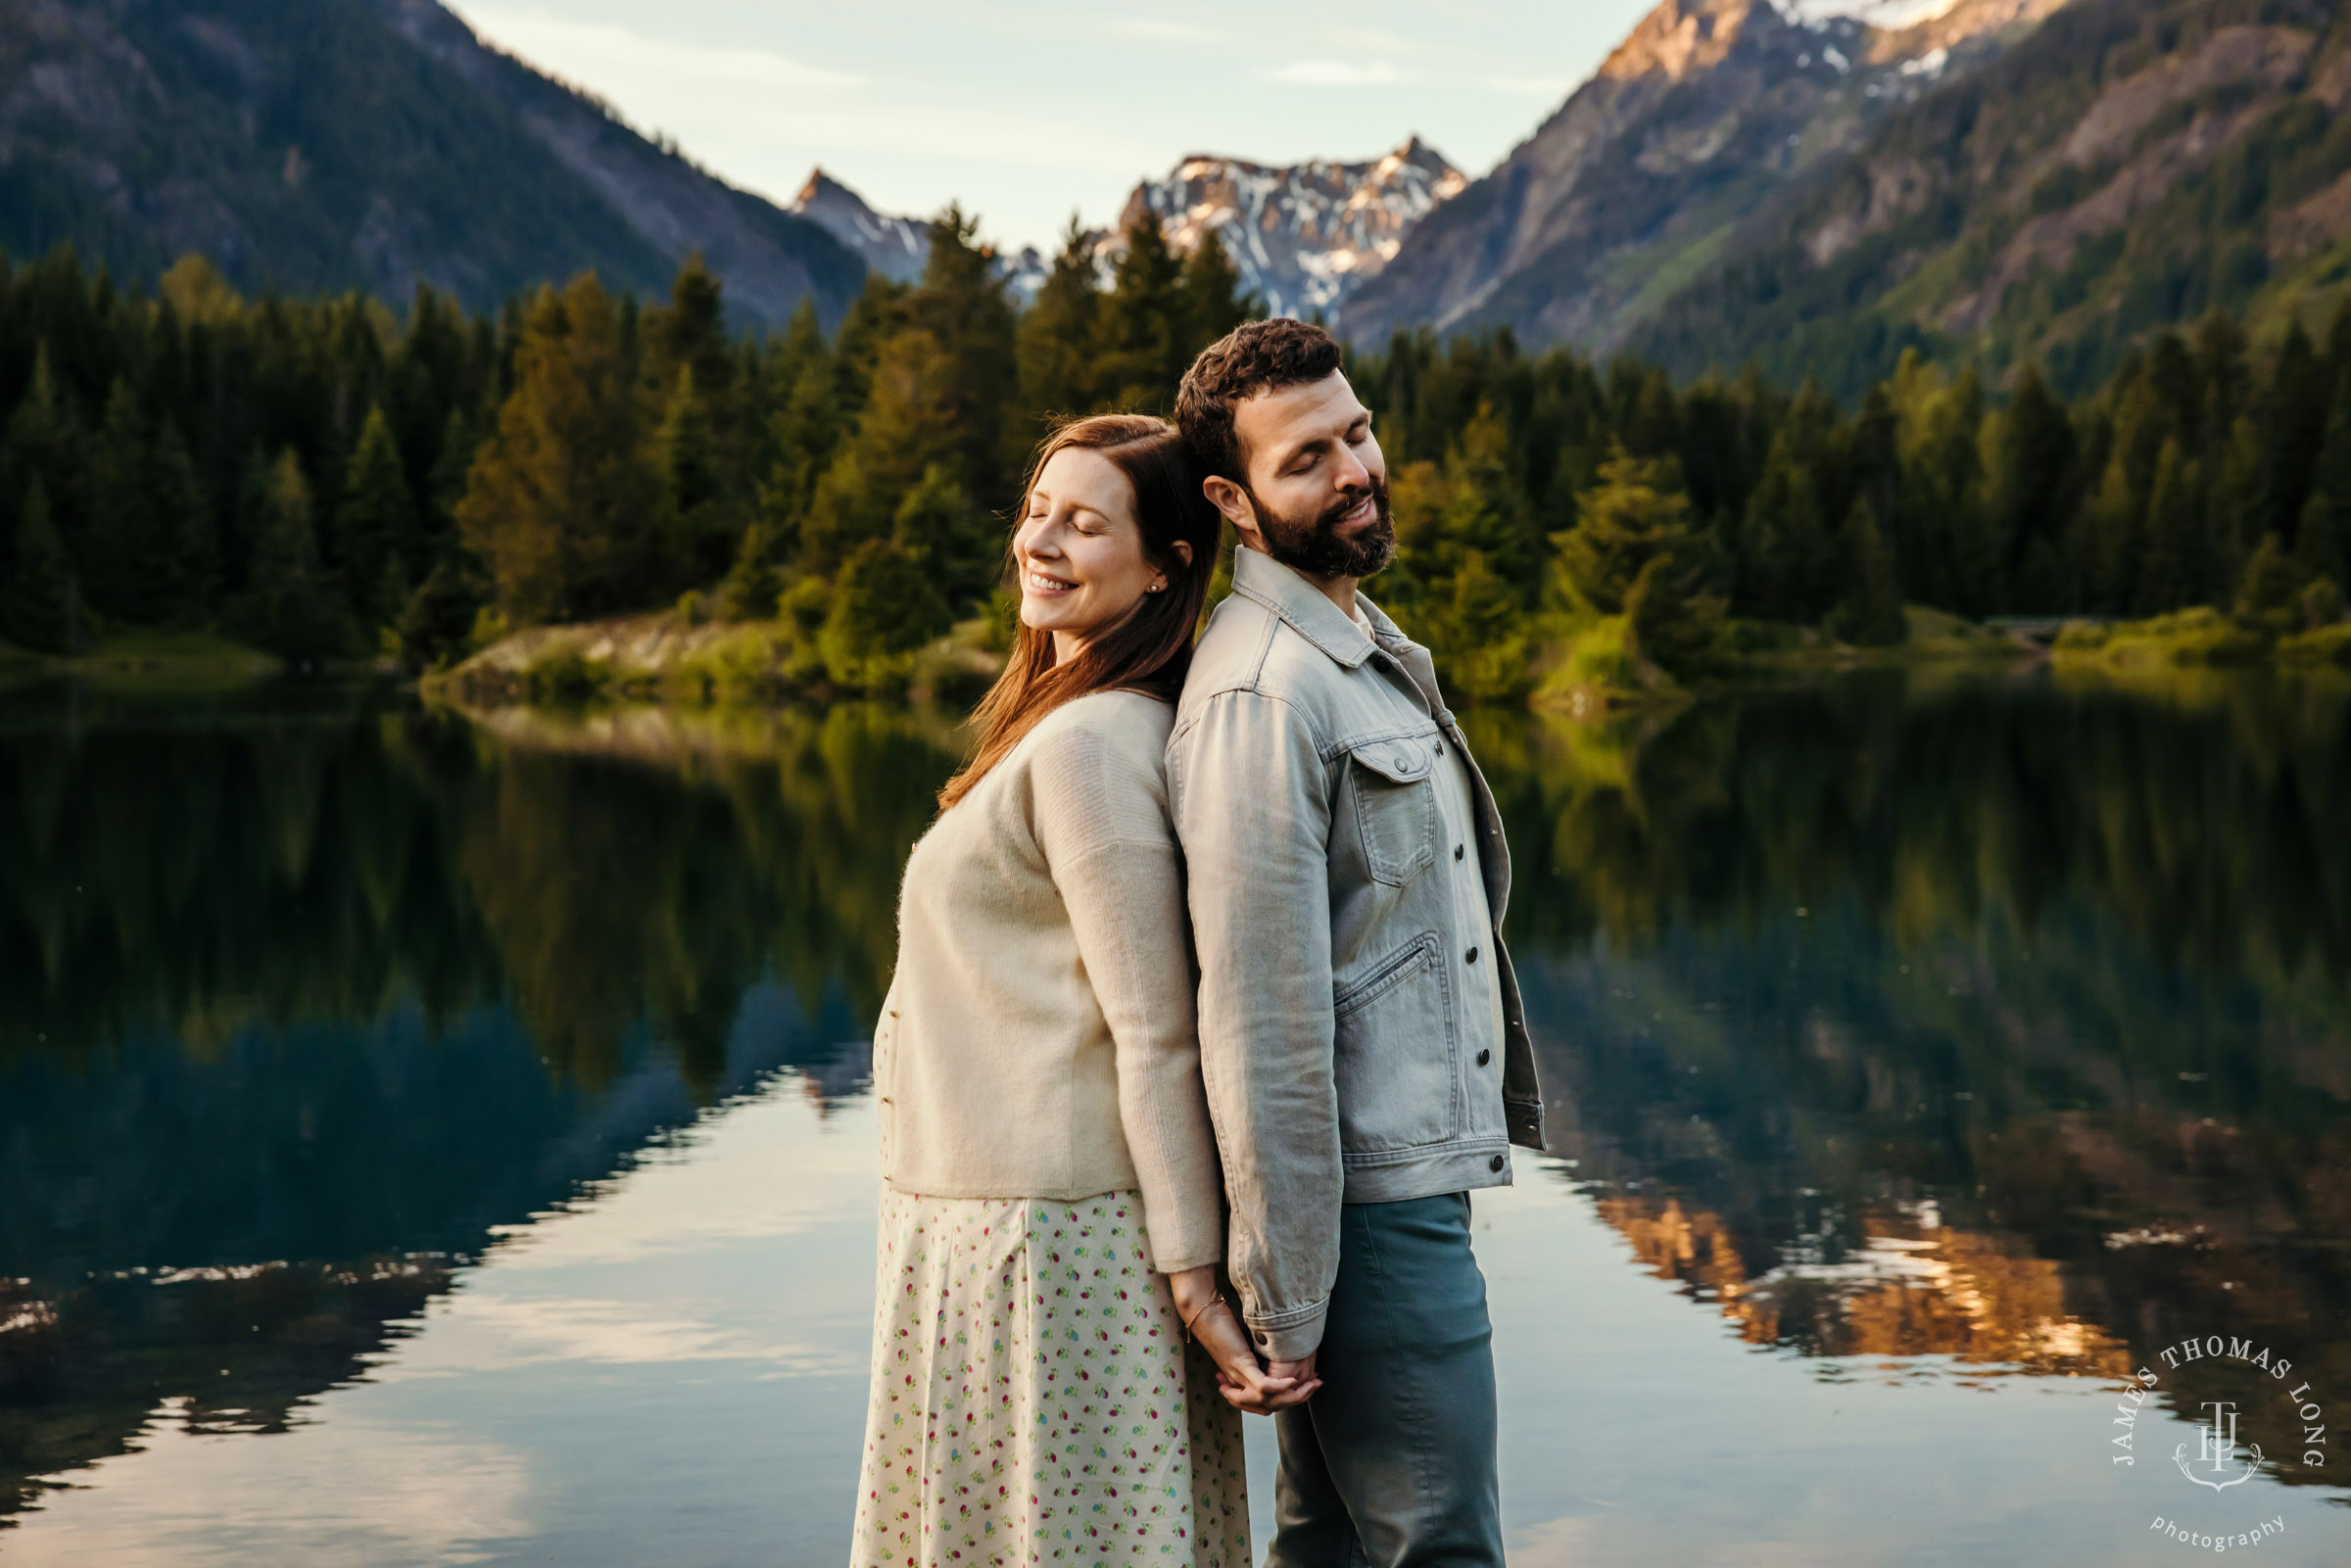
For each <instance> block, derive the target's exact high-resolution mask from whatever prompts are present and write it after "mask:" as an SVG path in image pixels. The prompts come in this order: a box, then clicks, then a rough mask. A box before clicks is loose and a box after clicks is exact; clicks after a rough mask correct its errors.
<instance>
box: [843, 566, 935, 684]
mask: <svg viewBox="0 0 2351 1568" xmlns="http://www.w3.org/2000/svg"><path fill="white" fill-rule="evenodd" d="M952 624H953V616H952V615H951V613H950V612H949V611H948V609H947V605H946V601H945V600H944V599H941V598H940V597H939V596H938V594H937V593H936V590H934V589H933V588H932V586H931V582H930V580H929V579H928V578H927V577H925V576H924V575H923V571H922V568H921V567H920V566H919V565H917V564H916V563H915V559H914V557H913V556H912V555H910V554H908V553H907V552H906V551H905V550H904V549H903V548H901V547H900V546H897V545H896V544H893V543H892V542H890V541H889V540H886V539H875V540H868V541H866V543H865V544H863V545H861V546H858V548H857V552H856V553H855V554H853V555H851V556H850V557H849V558H848V560H847V562H846V563H845V564H843V565H842V567H841V569H840V581H839V582H838V583H836V584H835V585H834V591H833V608H832V611H831V613H830V614H829V615H827V617H826V618H825V627H824V631H823V632H822V633H821V634H820V635H819V637H818V647H819V649H820V651H821V652H822V653H823V655H824V660H825V668H826V670H827V671H828V672H829V673H830V674H831V676H832V678H833V679H834V680H835V681H836V682H838V683H840V685H842V686H852V687H866V686H873V685H876V684H878V683H881V682H883V681H885V680H887V679H888V675H889V674H890V671H891V666H892V664H893V662H894V661H896V660H897V659H899V658H900V656H902V655H904V654H907V653H911V652H912V651H913V650H915V649H916V648H919V647H921V646H922V645H923V644H924V643H926V642H928V641H931V640H932V639H933V638H935V637H937V636H939V635H940V634H941V633H943V632H945V631H946V630H947V629H948V627H949V626H950V625H952Z"/></svg>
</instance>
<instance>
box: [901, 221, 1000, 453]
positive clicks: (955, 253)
mask: <svg viewBox="0 0 2351 1568" xmlns="http://www.w3.org/2000/svg"><path fill="white" fill-rule="evenodd" d="M906 308H907V312H908V314H909V316H910V317H911V319H912V320H913V322H914V324H915V326H916V327H917V328H918V329H920V330H922V331H925V332H928V333H929V334H930V335H931V338H932V341H933V342H934V343H936V345H937V349H938V354H939V356H940V357H941V359H942V360H943V361H944V372H945V382H944V386H943V388H942V394H943V397H944V400H945V412H946V418H947V425H948V431H949V439H950V441H951V444H952V446H953V449H954V457H953V461H952V466H951V472H952V473H953V475H954V477H955V478H956V479H957V480H958V481H959V482H960V483H961V484H962V485H963V486H964V487H965V489H967V490H969V491H970V492H971V493H973V494H974V495H979V496H996V495H999V494H1002V493H1003V492H1005V491H1006V490H1008V489H1009V488H1010V484H1011V482H1010V480H1009V479H1008V478H1007V476H1006V471H1005V460H1004V458H1005V434H1004V421H1005V415H1006V412H1007V410H1008V409H1009V408H1010V407H1011V404H1012V401H1013V398H1014V395H1015V393H1016V392H1017V391H1018V387H1017V384H1016V381H1015V377H1016V374H1017V366H1016V363H1015V356H1014V348H1013V344H1014V336H1015V322H1014V316H1013V309H1012V306H1011V304H1010V302H1008V301H1007V300H1006V299H1005V297H1004V280H1003V278H1001V277H1000V276H998V275H997V273H996V268H995V253H994V252H992V251H990V250H987V249H985V248H984V247H982V246H981V245H980V243H979V219H977V218H975V217H972V216H970V215H968V214H965V213H964V212H963V210H962V209H961V208H960V207H956V206H953V205H950V206H949V207H948V208H947V210H946V211H945V212H944V213H942V214H939V216H938V218H937V220H936V221H935V222H934V223H933V224H932V225H931V256H930V260H929V261H927V262H926V263H925V264H924V267H923V280H922V283H921V284H920V286H918V287H917V288H916V289H915V291H914V293H913V294H912V295H910V296H908V298H907V302H906ZM924 466H926V467H927V466H928V462H926V463H925V465H924ZM916 472H917V473H918V474H919V473H920V472H921V470H920V469H917V470H916Z"/></svg>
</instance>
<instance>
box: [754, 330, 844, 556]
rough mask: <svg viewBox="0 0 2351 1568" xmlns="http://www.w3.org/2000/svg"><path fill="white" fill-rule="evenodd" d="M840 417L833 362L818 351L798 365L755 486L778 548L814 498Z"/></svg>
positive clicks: (787, 542)
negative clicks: (771, 452) (770, 456)
mask: <svg viewBox="0 0 2351 1568" xmlns="http://www.w3.org/2000/svg"><path fill="white" fill-rule="evenodd" d="M839 430H840V408H839V406H838V405H837V404H835V402H834V394H833V366H832V364H831V363H830V362H829V361H828V360H826V359H825V358H824V357H822V356H818V357H815V358H812V359H809V360H808V361H806V362H805V363H804V364H803V365H802V367H801V370H800V375H799V380H798V381H797V382H795V383H794V384H793V386H792V397H791V399H790V401H789V402H787V403H786V404H785V405H784V407H783V409H782V411H780V412H779V413H778V414H777V415H776V417H775V421H774V430H773V437H774V446H775V454H776V455H775V461H774V463H773V465H772V466H770V467H769V469H768V473H767V483H766V484H764V485H762V486H761V487H760V491H759V510H760V516H761V517H762V518H763V519H764V520H765V521H766V523H767V527H768V532H769V534H770V536H771V537H772V538H773V539H774V541H775V542H776V544H777V546H778V547H780V548H785V549H791V548H793V547H795V546H797V545H798V544H799V540H800V522H801V519H802V518H803V517H804V516H805V515H806V514H807V511H808V508H809V506H810V504H811V503H812V502H813V501H814V500H815V499H816V482H817V479H818V478H819V477H820V476H821V475H822V474H823V473H824V471H825V463H826V460H827V459H828V458H830V457H831V456H832V455H833V449H834V445H835V442H836V440H837V439H838V436H839Z"/></svg>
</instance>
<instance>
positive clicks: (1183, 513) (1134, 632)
mask: <svg viewBox="0 0 2351 1568" xmlns="http://www.w3.org/2000/svg"><path fill="white" fill-rule="evenodd" d="M1072 448H1078V449H1081V450H1083V451H1095V452H1100V453H1101V454H1102V455H1103V456H1104V457H1106V458H1108V459H1109V460H1110V461H1111V462H1113V463H1114V464H1116V465H1117V466H1118V469H1119V471H1120V472H1121V473H1123V474H1125V475H1126V476H1127V483H1128V486H1130V487H1131V488H1132V489H1133V491H1134V517H1135V521H1136V523H1137V524H1138V525H1139V526H1140V528H1141V531H1142V536H1143V554H1144V557H1145V558H1146V559H1148V560H1149V561H1150V562H1151V564H1152V565H1153V566H1155V567H1157V568H1159V570H1160V571H1162V572H1164V573H1165V574H1167V579H1168V586H1167V588H1166V589H1165V590H1164V591H1163V592H1161V593H1157V594H1143V595H1142V597H1141V598H1139V599H1138V600H1136V601H1135V603H1134V604H1133V606H1132V607H1131V608H1129V609H1128V611H1127V613H1126V614H1124V615H1122V616H1120V617H1119V618H1118V620H1116V621H1114V622H1112V623H1111V624H1110V625H1109V626H1107V627H1104V628H1102V629H1101V630H1100V631H1098V632H1097V633H1096V634H1095V635H1094V636H1092V637H1090V638H1088V639H1087V640H1086V643H1085V647H1084V650H1083V651H1082V652H1080V654H1079V655H1078V656H1077V657H1076V658H1074V659H1072V660H1071V661H1070V662H1069V663H1067V664H1055V663H1054V662H1053V636H1052V634H1051V633H1049V632H1039V631H1037V630H1035V629H1034V628H1032V627H1030V626H1028V625H1026V624H1024V625H1023V626H1022V627H1021V629H1020V632H1019V635H1018V636H1016V637H1015V638H1014V640H1013V644H1012V656H1011V657H1010V658H1009V659H1007V660H1006V661H1005V663H1004V673H1003V674H1002V675H1000V676H998V677H997V678H996V684H995V685H994V686H992V687H989V688H988V689H987V695H985V696H984V697H982V698H981V699H980V706H979V707H978V708H977V709H975V710H974V711H973V714H972V722H973V723H974V724H976V725H978V726H979V727H980V744H979V747H978V748H977V749H976V750H974V751H973V753H972V760H971V761H970V762H967V763H965V764H964V766H963V769H962V771H961V772H959V773H957V774H956V775H955V777H954V778H952V779H949V780H948V781H947V785H946V787H945V788H944V789H941V790H940V791H939V792H938V806H939V809H940V810H941V811H944V810H946V809H947V808H948V807H949V806H952V805H954V804H955V802H956V801H958V800H961V799H962V798H963V797H964V796H965V795H967V794H969V793H971V790H972V786H973V785H975V784H978V783H979V782H980V781H981V780H983V779H984V778H986V777H987V774H988V770H990V769H991V768H993V767H995V765H996V764H997V763H999V762H1002V761H1003V760H1004V758H1005V757H1006V756H1007V755H1009V754H1010V753H1011V751H1012V748H1013V747H1014V746H1017V745H1019V744H1020V743H1021V738H1022V736H1026V735H1027V734H1028V733H1029V732H1030V731H1032V730H1033V729H1035V728H1036V725H1037V721H1038V720H1040V719H1042V718H1043V717H1044V716H1045V715H1046V714H1048V713H1051V712H1052V711H1053V710H1054V709H1055V708H1058V707H1060V706H1061V705H1062V704H1063V703H1065V702H1068V701H1071V700H1073V699H1074V698H1077V697H1081V696H1085V695H1087V694H1088V693H1090V692H1095V691H1141V692H1144V693H1146V694H1147V695H1150V696H1155V697H1158V698H1159V699H1161V700H1162V701H1165V702H1173V701H1175V700H1176V693H1177V692H1178V691H1180V690H1181V689H1183V676H1184V672H1185V671H1186V670H1188V669H1190V668H1191V663H1192V632H1193V629H1194V628H1195V627H1196V626H1198V625H1199V622H1200V607H1201V606H1202V605H1203V604H1205V603H1206V602H1207V601H1208V585H1209V579H1210V578H1211V577H1212V576H1213V575H1214V574H1215V572H1216V568H1217V543H1218V535H1219V531H1220V528H1221V526H1222V525H1221V521H1220V519H1219V517H1218V515H1217V509H1216V508H1215V507H1214V506H1212V505H1210V504H1209V503H1208V500H1207V499H1206V498H1205V497H1203V496H1202V495H1201V494H1200V471H1199V469H1198V468H1196V467H1194V466H1193V463H1192V460H1191V458H1190V457H1189V456H1187V455H1186V454H1185V452H1184V450H1183V440H1182V438H1181V437H1180V436H1178V435H1177V434H1176V427H1175V426H1174V425H1172V424H1170V423H1168V421H1166V420H1165V419H1158V418H1154V417H1152V416H1151V415H1149V414H1127V413H1113V414H1096V415H1094V416H1093V417H1092V418H1089V419H1074V420H1072V421H1071V422H1070V423H1068V424H1066V425H1063V426H1062V427H1061V428H1060V429H1059V430H1056V431H1055V432H1053V434H1052V435H1051V436H1049V437H1047V438H1046V439H1045V442H1044V444H1043V445H1042V446H1040V447H1038V448H1037V449H1036V455H1035V456H1034V457H1033V458H1032V459H1031V460H1030V463H1029V475H1028V478H1027V479H1026V480H1024V481H1023V482H1022V485H1021V505H1020V509H1019V511H1018V512H1017V513H1016V514H1015V515H1016V516H1020V517H1026V516H1027V515H1028V513H1029V495H1030V492H1031V491H1032V490H1034V489H1035V488H1036V476H1037V475H1038V474H1040V473H1042V472H1043V471H1044V467H1045V464H1046V463H1047V462H1049V461H1051V460H1052V457H1053V454H1054V453H1055V452H1058V451H1068V450H1070V449H1072ZM1014 527H1015V528H1016V530H1017V528H1018V527H1019V524H1018V523H1017V522H1016V523H1015V524H1014ZM1179 541H1180V542H1181V543H1183V544H1186V545H1189V546H1191V557H1192V558H1191V559H1190V560H1189V561H1186V560H1185V559H1184V558H1183V552H1182V551H1180V550H1178V549H1176V544H1177V542H1179ZM1009 553H1010V551H1009V546H1007V556H1008V558H1009Z"/></svg>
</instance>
